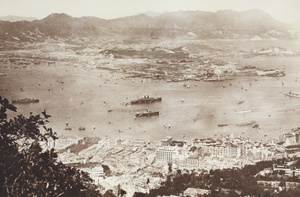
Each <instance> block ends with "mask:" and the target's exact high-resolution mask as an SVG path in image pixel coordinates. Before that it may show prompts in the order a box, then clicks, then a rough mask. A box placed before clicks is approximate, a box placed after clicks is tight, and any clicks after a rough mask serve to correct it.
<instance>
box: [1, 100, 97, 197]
mask: <svg viewBox="0 0 300 197" xmlns="http://www.w3.org/2000/svg"><path fill="white" fill-rule="evenodd" d="M0 107H1V108H0V196H13V197H15V196H100V194H99V193H98V192H97V191H96V187H95V185H93V184H92V179H91V178H89V176H88V174H87V173H84V172H81V171H79V170H77V169H75V168H71V167H66V166H65V165H64V164H63V163H61V162H58V161H57V154H56V153H55V152H54V149H53V148H51V147H49V146H48V147H43V146H42V145H43V144H47V143H48V142H50V141H55V140H56V139H57V135H56V133H55V132H53V131H52V129H51V128H48V127H46V124H47V123H48V122H49V121H48V119H49V117H51V116H50V115H48V114H47V113H46V111H44V112H42V115H33V114H32V113H30V116H29V117H25V116H23V115H17V116H16V117H14V118H13V119H10V120H8V119H7V110H11V111H14V112H16V111H17V108H16V107H15V106H13V105H12V104H10V103H9V101H8V100H7V99H6V98H2V97H1V96H0ZM40 127H43V130H42V129H41V128H40Z"/></svg>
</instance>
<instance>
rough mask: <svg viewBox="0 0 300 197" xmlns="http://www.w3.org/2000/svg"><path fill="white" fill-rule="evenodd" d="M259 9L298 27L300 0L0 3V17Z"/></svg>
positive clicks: (47, 0)
mask: <svg viewBox="0 0 300 197" xmlns="http://www.w3.org/2000/svg"><path fill="white" fill-rule="evenodd" d="M254 8H259V9H261V10H263V11H265V12H267V13H268V14H270V15H271V16H273V17H274V18H275V19H277V20H279V21H282V22H285V23H299V24H300V0H0V16H7V15H14V16H26V17H36V18H38V19H41V18H44V17H46V16H48V15H49V14H51V13H66V14H69V15H71V16H74V17H81V16H96V17H99V18H105V19H111V18H117V17H122V16H128V15H135V14H139V13H145V12H164V11H168V12H172V11H178V10H203V11H212V12H216V11H218V10H224V9H231V10H235V11H244V10H249V9H254Z"/></svg>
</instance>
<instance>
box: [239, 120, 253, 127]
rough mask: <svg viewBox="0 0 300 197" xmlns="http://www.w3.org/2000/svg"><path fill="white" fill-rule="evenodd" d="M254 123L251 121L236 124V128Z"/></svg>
mask: <svg viewBox="0 0 300 197" xmlns="http://www.w3.org/2000/svg"><path fill="white" fill-rule="evenodd" d="M255 123H256V121H254V120H251V121H245V122H241V123H238V124H237V126H248V125H253V124H255Z"/></svg>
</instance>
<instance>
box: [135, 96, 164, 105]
mask: <svg viewBox="0 0 300 197" xmlns="http://www.w3.org/2000/svg"><path fill="white" fill-rule="evenodd" d="M161 100H162V98H161V97H157V98H154V97H149V96H144V97H143V98H140V99H137V100H132V101H131V102H130V103H131V104H133V105H134V104H147V103H154V102H161Z"/></svg>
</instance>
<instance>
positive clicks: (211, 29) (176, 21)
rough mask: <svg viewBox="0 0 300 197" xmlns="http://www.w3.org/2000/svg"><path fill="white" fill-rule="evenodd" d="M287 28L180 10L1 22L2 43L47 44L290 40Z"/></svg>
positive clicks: (232, 14) (252, 13) (253, 16)
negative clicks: (87, 40) (115, 40)
mask: <svg viewBox="0 0 300 197" xmlns="http://www.w3.org/2000/svg"><path fill="white" fill-rule="evenodd" d="M288 30H289V27H288V25H286V24H284V23H281V22H279V21H276V20H275V19H274V18H272V17H271V16H270V15H268V14H266V13H265V12H263V11H261V10H258V9H254V10H249V11H244V12H236V11H232V10H222V11H218V12H216V13H214V12H204V11H179V12H171V13H164V14H161V15H158V16H149V15H146V14H140V15H135V16H129V17H122V18H117V19H111V20H105V19H100V18H96V17H80V18H75V17H72V16H69V15H67V14H51V15H49V16H48V17H46V18H44V19H42V20H34V21H18V22H9V21H0V39H1V40H7V41H12V40H19V41H44V40H46V39H67V40H72V39H82V38H84V37H93V38H97V37H101V38H105V37H106V36H110V37H118V38H122V37H123V38H151V39H158V38H178V37H188V36H189V35H192V37H193V39H210V38H230V39H233V38H252V37H255V36H260V37H261V38H266V39H268V38H274V37H275V38H277V39H291V38H294V37H295V35H294V34H293V35H292V34H291V33H290V31H288Z"/></svg>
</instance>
